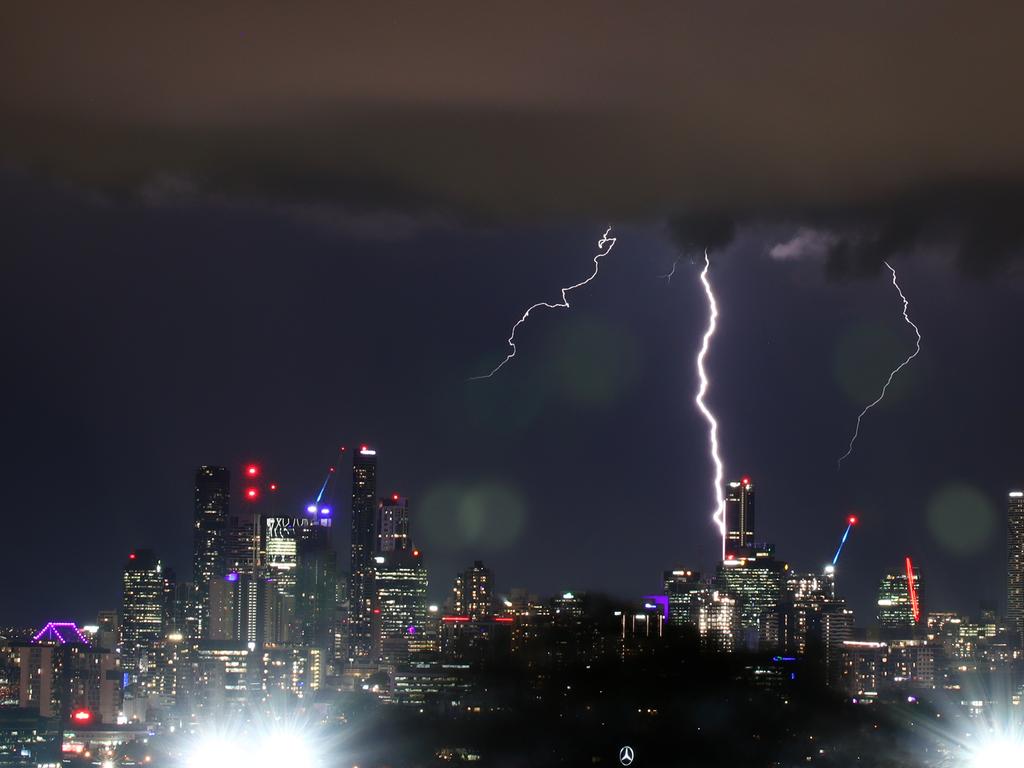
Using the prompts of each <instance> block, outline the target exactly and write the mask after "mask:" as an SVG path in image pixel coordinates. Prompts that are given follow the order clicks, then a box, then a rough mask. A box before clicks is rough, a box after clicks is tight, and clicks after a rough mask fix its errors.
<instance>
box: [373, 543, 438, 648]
mask: <svg viewBox="0 0 1024 768" xmlns="http://www.w3.org/2000/svg"><path fill="white" fill-rule="evenodd" d="M375 564H376V569H375V573H374V589H375V592H376V595H375V599H376V610H377V611H379V613H376V614H374V618H375V619H376V621H375V628H376V630H377V631H376V638H375V646H376V648H375V651H376V655H377V656H378V657H379V658H380V660H381V661H384V662H385V663H392V664H393V663H401V662H404V661H407V660H408V658H409V654H410V652H412V650H414V649H415V648H416V647H417V641H419V640H420V636H421V635H424V634H425V633H426V632H427V569H426V568H425V567H424V565H423V556H422V554H421V553H420V551H419V550H418V549H394V550H391V551H389V552H386V553H385V552H382V553H380V554H378V555H377V556H376V558H375ZM420 645H422V643H420Z"/></svg>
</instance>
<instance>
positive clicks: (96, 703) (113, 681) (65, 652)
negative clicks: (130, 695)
mask: <svg viewBox="0 0 1024 768" xmlns="http://www.w3.org/2000/svg"><path fill="white" fill-rule="evenodd" d="M20 664H21V669H20V681H19V682H20V693H19V702H18V703H19V706H20V707H22V708H32V709H38V710H39V714H40V715H42V716H43V717H56V718H59V719H60V722H61V723H68V721H69V718H70V715H71V712H72V711H73V710H76V709H86V710H88V711H89V712H90V713H91V714H92V717H93V719H94V720H95V721H96V722H102V723H115V722H116V721H117V712H118V709H119V707H120V704H121V658H120V656H119V655H118V654H116V653H114V652H113V651H110V650H106V649H102V648H93V647H91V646H90V645H89V644H88V643H87V642H86V641H85V636H84V635H83V634H82V632H81V631H80V630H79V629H78V627H76V626H75V625H74V624H71V623H70V622H60V623H56V622H51V623H50V624H47V625H46V627H44V628H43V630H41V631H40V632H39V633H38V634H37V635H36V636H35V637H34V638H33V640H32V642H31V643H29V644H28V645H25V646H23V647H22V648H21V655H20Z"/></svg>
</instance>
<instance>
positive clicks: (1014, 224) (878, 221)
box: [769, 183, 1024, 278]
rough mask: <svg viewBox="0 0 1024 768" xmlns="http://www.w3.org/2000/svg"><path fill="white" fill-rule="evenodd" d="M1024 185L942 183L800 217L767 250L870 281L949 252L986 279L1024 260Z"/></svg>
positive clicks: (839, 274) (969, 271)
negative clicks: (907, 262) (895, 263)
mask: <svg viewBox="0 0 1024 768" xmlns="http://www.w3.org/2000/svg"><path fill="white" fill-rule="evenodd" d="M1022 212H1024V187H1018V186H1016V185H1006V184H991V183H990V184H971V185H966V184H965V185H959V186H953V185H944V186H941V187H936V188H934V189H929V190H927V191H924V192H919V193H916V194H906V195H904V196H902V197H900V198H898V199H894V200H890V201H888V202H887V203H886V204H884V205H875V206H871V207H865V206H859V207H855V206H851V207H849V208H847V209H840V208H837V209H832V210H825V211H814V212H804V213H802V214H796V215H793V216H791V217H790V218H791V219H792V220H794V221H796V222H799V223H798V225H797V226H796V228H795V231H794V232H793V234H792V235H791V236H790V237H788V238H785V239H783V240H782V241H780V242H778V243H776V244H774V245H773V246H770V247H769V255H770V256H771V257H772V258H774V259H776V260H779V261H790V260H801V259H807V260H820V261H823V262H824V263H825V265H826V270H827V272H828V274H829V275H830V276H832V277H836V278H850V277H853V278H856V277H863V276H870V275H874V274H875V273H877V272H878V270H879V269H880V268H881V266H882V263H883V262H884V261H886V260H889V259H894V258H899V257H900V256H903V255H906V254H908V253H910V252H911V251H915V250H925V249H928V248H930V247H931V248H939V249H947V250H949V251H951V252H952V254H953V256H954V258H955V260H956V263H957V265H958V266H959V267H960V269H961V270H962V272H963V273H965V274H967V275H969V276H972V277H987V276H989V275H992V274H994V273H996V272H998V271H1000V270H1002V269H1003V268H1005V267H1007V266H1008V265H1009V263H1010V262H1011V261H1012V260H1013V259H1015V258H1019V257H1020V256H1021V255H1022V250H1024V217H1022V216H1021V213H1022Z"/></svg>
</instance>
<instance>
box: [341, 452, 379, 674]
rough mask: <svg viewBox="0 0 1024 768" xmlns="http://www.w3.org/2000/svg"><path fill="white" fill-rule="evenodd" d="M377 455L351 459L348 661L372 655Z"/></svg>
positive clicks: (364, 658)
mask: <svg viewBox="0 0 1024 768" xmlns="http://www.w3.org/2000/svg"><path fill="white" fill-rule="evenodd" d="M376 522H377V452H376V451H375V450H373V449H372V448H369V447H368V446H365V445H364V446H361V447H360V449H359V450H358V451H356V453H355V454H354V455H353V457H352V539H351V557H350V560H349V562H350V569H351V573H350V575H349V589H348V595H349V615H348V635H349V658H350V659H352V660H353V661H354V662H357V663H359V662H368V661H369V660H370V658H371V656H372V653H373V632H372V623H373V567H374V562H373V558H374V555H375V551H376V544H377V531H376Z"/></svg>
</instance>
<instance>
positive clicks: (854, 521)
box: [846, 515, 857, 525]
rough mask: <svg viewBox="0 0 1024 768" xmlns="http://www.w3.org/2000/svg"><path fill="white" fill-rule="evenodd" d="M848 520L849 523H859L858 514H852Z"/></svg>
mask: <svg viewBox="0 0 1024 768" xmlns="http://www.w3.org/2000/svg"><path fill="white" fill-rule="evenodd" d="M846 522H847V523H849V524H850V525H856V524H857V516H856V515H850V516H849V517H848V518H846Z"/></svg>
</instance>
